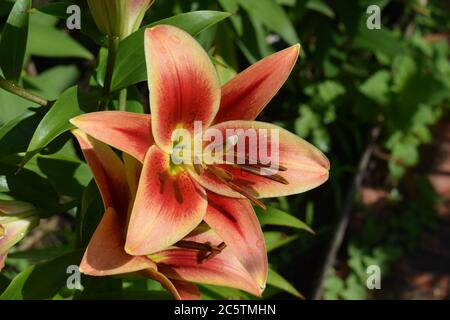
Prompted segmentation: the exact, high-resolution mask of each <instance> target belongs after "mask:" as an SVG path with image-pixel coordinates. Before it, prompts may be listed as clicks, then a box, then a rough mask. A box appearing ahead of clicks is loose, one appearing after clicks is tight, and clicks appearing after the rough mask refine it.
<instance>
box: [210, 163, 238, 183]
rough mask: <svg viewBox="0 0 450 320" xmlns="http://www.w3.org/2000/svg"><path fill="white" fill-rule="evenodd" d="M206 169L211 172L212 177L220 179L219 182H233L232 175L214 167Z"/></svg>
mask: <svg viewBox="0 0 450 320" xmlns="http://www.w3.org/2000/svg"><path fill="white" fill-rule="evenodd" d="M207 168H208V170H209V171H211V173H212V174H213V175H215V176H216V177H218V178H220V179H221V180H224V181H231V180H233V175H232V174H231V173H229V172H228V171H226V170H224V169H221V168H218V167H214V166H208V167H207Z"/></svg>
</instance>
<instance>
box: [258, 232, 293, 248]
mask: <svg viewBox="0 0 450 320" xmlns="http://www.w3.org/2000/svg"><path fill="white" fill-rule="evenodd" d="M297 238H298V235H296V234H294V235H292V236H289V235H287V234H285V233H284V232H278V231H267V232H264V240H265V241H266V250H267V252H270V251H273V250H275V249H278V248H279V247H282V246H284V245H286V244H288V243H289V242H292V241H294V240H295V239H297Z"/></svg>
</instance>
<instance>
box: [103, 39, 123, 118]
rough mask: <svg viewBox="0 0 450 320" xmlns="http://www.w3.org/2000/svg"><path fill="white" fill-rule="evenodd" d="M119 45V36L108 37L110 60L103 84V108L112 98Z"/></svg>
mask: <svg viewBox="0 0 450 320" xmlns="http://www.w3.org/2000/svg"><path fill="white" fill-rule="evenodd" d="M118 45H119V38H118V37H108V60H107V62H106V70H105V80H104V86H103V99H102V100H103V101H102V103H101V109H104V108H105V107H106V106H107V104H108V100H109V98H110V94H111V82H112V76H113V72H114V65H115V63H116V54H117V47H118Z"/></svg>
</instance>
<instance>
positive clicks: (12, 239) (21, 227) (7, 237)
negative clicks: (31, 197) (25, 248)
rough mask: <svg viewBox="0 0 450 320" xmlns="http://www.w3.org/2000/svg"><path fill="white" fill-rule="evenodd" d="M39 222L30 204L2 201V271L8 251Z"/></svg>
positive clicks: (0, 222) (0, 239) (0, 236)
mask: <svg viewBox="0 0 450 320" xmlns="http://www.w3.org/2000/svg"><path fill="white" fill-rule="evenodd" d="M38 222H39V217H38V216H37V211H36V209H35V208H34V207H33V206H32V205H31V204H29V203H25V202H19V201H10V200H0V270H1V269H2V268H3V266H4V260H5V258H6V254H7V253H8V250H9V249H10V248H11V247H13V246H14V245H15V244H16V243H17V242H19V241H20V240H22V239H23V237H24V236H25V235H26V234H27V233H28V232H29V231H31V229H33V228H34V227H35V226H36V225H37V224H38Z"/></svg>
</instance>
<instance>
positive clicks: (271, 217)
mask: <svg viewBox="0 0 450 320" xmlns="http://www.w3.org/2000/svg"><path fill="white" fill-rule="evenodd" d="M255 212H256V214H257V216H258V220H259V222H260V223H261V224H267V225H272V226H283V227H291V228H297V229H302V230H306V231H308V232H309V233H314V231H313V230H312V229H311V228H310V227H309V226H308V225H307V224H306V223H304V222H303V221H301V220H299V219H298V218H296V217H294V216H292V215H290V214H289V213H286V212H284V211H282V210H280V209H277V208H275V207H270V206H269V207H267V209H266V210H263V209H261V208H259V207H255Z"/></svg>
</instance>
